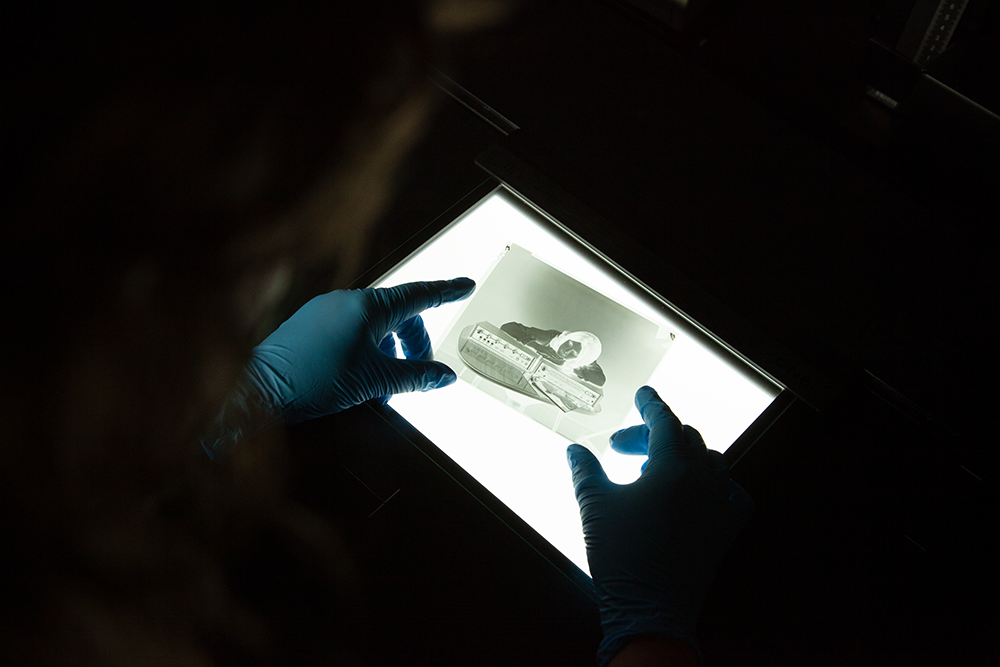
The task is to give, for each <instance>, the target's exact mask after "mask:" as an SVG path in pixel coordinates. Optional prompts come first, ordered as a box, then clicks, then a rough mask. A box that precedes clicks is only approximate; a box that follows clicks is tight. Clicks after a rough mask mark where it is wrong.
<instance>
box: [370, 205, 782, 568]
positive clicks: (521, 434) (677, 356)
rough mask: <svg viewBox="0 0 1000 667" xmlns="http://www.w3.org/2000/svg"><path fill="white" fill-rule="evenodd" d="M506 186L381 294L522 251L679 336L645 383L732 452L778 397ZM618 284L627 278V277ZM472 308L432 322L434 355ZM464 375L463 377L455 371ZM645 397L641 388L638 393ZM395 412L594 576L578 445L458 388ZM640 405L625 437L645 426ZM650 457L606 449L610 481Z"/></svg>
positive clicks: (403, 402)
mask: <svg viewBox="0 0 1000 667" xmlns="http://www.w3.org/2000/svg"><path fill="white" fill-rule="evenodd" d="M515 201H516V199H515V198H514V195H512V194H511V193H509V192H508V191H506V190H504V189H503V188H499V189H498V190H496V191H495V192H494V193H493V194H491V195H490V196H488V197H487V198H485V199H484V200H482V201H481V202H480V203H479V204H478V205H476V206H474V207H473V208H471V209H470V210H469V211H467V212H466V213H465V214H464V215H463V216H462V217H461V218H459V220H457V221H456V222H455V223H453V224H452V225H450V226H449V227H447V228H446V229H445V230H443V231H442V232H441V233H440V234H438V235H437V236H436V237H435V238H433V239H431V240H430V241H429V242H428V243H426V244H425V245H424V246H423V247H422V248H421V249H420V250H418V251H417V252H416V253H415V254H413V255H411V256H410V257H409V258H408V259H407V260H406V261H405V262H403V263H402V264H400V265H399V266H397V267H396V268H395V269H393V270H392V271H391V272H390V273H388V274H387V275H386V276H384V277H383V278H381V279H380V280H379V281H378V282H377V283H376V284H375V286H377V287H388V286H391V285H399V284H402V283H407V282H412V281H420V280H442V279H449V278H458V277H469V278H472V279H474V280H476V281H477V282H481V281H482V279H483V277H484V275H485V274H486V273H487V272H488V271H489V269H490V267H491V266H492V265H493V263H494V262H496V260H497V259H498V257H499V256H500V254H501V253H502V252H503V249H504V248H505V247H506V245H507V244H508V243H515V244H517V245H519V246H521V247H523V248H526V249H527V250H529V251H531V252H532V253H534V254H535V255H536V256H537V257H539V258H541V259H543V260H544V261H545V262H547V263H548V264H550V265H552V266H554V267H555V268H557V269H559V270H561V271H562V272H564V273H566V274H568V275H569V276H571V277H573V278H575V279H576V280H578V281H579V282H581V283H583V284H585V285H587V286H589V287H590V288H592V289H594V290H596V291H597V292H600V293H601V294H603V295H605V296H607V297H609V298H611V299H613V300H615V301H617V302H618V303H620V304H622V305H623V306H626V307H627V308H629V309H631V310H633V311H634V312H636V313H638V314H640V315H642V316H644V317H646V318H647V319H649V320H652V321H653V322H656V323H659V324H661V325H662V326H664V327H666V328H667V329H669V330H671V331H675V332H678V333H677V338H676V340H675V341H674V342H673V344H672V345H671V346H670V348H669V350H668V351H667V353H666V355H665V356H664V358H663V360H662V362H661V363H660V364H659V366H658V367H657V368H656V370H655V371H654V373H653V375H652V377H651V378H650V379H649V382H648V384H649V385H650V386H652V387H654V388H655V389H656V390H657V392H658V393H659V394H660V396H661V398H663V400H664V401H666V403H667V404H668V405H669V406H670V407H671V409H672V410H673V411H674V413H675V414H676V415H677V416H678V417H679V418H680V419H681V421H682V422H683V423H685V424H690V425H691V426H694V427H695V428H697V429H698V431H699V432H700V433H701V434H702V435H703V436H704V438H705V442H706V444H707V445H708V446H709V448H711V449H715V450H718V451H720V452H721V451H725V450H726V449H728V448H729V447H730V446H731V445H732V444H733V442H735V441H736V439H737V438H738V437H739V436H740V435H741V434H742V433H743V432H744V431H745V430H746V429H747V427H749V426H750V424H751V423H753V421H754V420H755V419H756V418H757V417H758V416H759V415H760V414H761V413H762V412H763V411H764V410H765V409H766V408H767V406H768V405H770V404H771V402H772V401H773V400H774V399H775V398H776V397H777V395H778V394H779V393H780V391H781V390H780V388H779V387H777V386H774V387H773V388H771V387H770V386H766V387H765V386H764V385H765V383H754V382H752V381H750V380H749V379H747V378H746V377H745V375H744V373H745V372H746V370H745V367H744V369H743V370H742V371H740V370H738V369H737V367H736V366H735V365H734V360H733V359H731V358H726V357H722V356H719V355H718V354H716V353H714V352H712V351H710V350H709V349H707V348H706V347H704V346H703V345H701V344H700V343H699V342H698V341H696V340H694V339H692V338H689V337H688V336H686V335H684V334H682V333H680V331H679V328H678V326H677V325H678V321H679V320H671V319H670V318H668V317H665V316H664V315H663V314H662V313H660V312H658V311H655V310H653V309H652V308H650V307H649V306H648V305H646V304H645V303H643V302H642V301H640V300H639V299H638V298H637V297H635V296H634V295H633V294H632V293H631V292H629V291H628V290H627V289H625V288H624V287H623V285H622V284H621V283H620V282H618V281H617V280H616V279H615V278H614V274H613V273H612V272H611V271H610V270H608V269H605V268H603V266H601V265H600V264H598V263H597V262H595V261H593V260H592V259H591V258H589V257H587V256H585V255H583V254H582V253H580V252H578V251H577V250H575V249H573V248H572V247H570V246H568V245H566V244H565V243H564V242H563V241H561V240H560V239H559V238H558V237H556V236H555V235H554V234H552V233H551V232H550V231H549V230H548V229H547V228H546V227H545V226H544V225H543V224H540V223H539V222H537V221H536V220H533V219H532V218H531V217H530V216H529V215H527V214H525V213H524V212H523V211H522V209H520V208H518V207H517V206H515V205H514V202H515ZM618 280H621V279H620V278H619V279H618ZM463 303H464V302H459V303H454V304H445V305H443V306H441V307H439V308H433V309H430V310H427V311H425V312H424V313H423V319H424V324H425V325H426V327H427V331H428V333H429V334H430V337H431V340H432V341H433V342H434V345H435V349H436V346H437V345H438V344H439V343H440V341H441V340H443V338H444V335H445V333H446V332H447V331H448V329H449V327H450V325H451V323H452V322H453V321H455V320H457V318H458V316H459V314H460V313H461V310H462V307H463ZM455 370H456V371H458V370H459V369H455ZM636 389H638V387H636ZM389 405H390V406H391V407H392V408H393V409H394V410H395V411H396V412H398V413H399V414H400V415H401V416H402V417H403V418H404V419H406V420H407V421H408V422H410V424H412V425H413V426H414V427H415V428H416V429H417V430H418V431H420V432H421V433H423V434H424V436H426V437H427V438H428V439H429V440H430V441H431V442H433V443H434V444H435V445H436V446H437V447H439V448H440V449H441V450H442V451H443V452H444V453H445V454H447V455H448V456H449V457H450V458H451V459H452V460H454V461H455V462H456V463H457V464H458V465H459V466H461V467H462V468H463V469H465V471H466V472H468V473H469V474H471V475H472V476H473V477H474V478H475V479H476V480H478V481H479V483H481V484H482V485H483V486H484V487H486V488H487V489H488V490H489V491H490V492H491V493H492V494H493V495H495V496H496V497H497V498H498V499H500V501H502V502H503V503H504V504H505V505H507V506H508V507H509V508H510V509H511V510H513V511H514V512H515V513H516V514H517V515H518V516H520V517H521V518H522V519H523V520H524V521H525V522H526V523H528V525H530V526H531V527H532V528H534V529H535V530H536V531H538V533H539V534H541V535H542V536H543V537H544V538H545V539H546V540H548V541H549V542H550V543H552V544H553V545H554V546H555V547H556V548H557V549H559V551H561V552H562V553H563V554H564V555H566V557H568V558H569V559H570V560H571V561H573V562H574V563H575V564H576V565H577V566H579V567H580V569H582V570H583V571H584V572H587V573H589V572H590V569H589V567H588V565H587V556H586V550H585V546H584V541H583V530H582V526H581V522H580V513H579V508H578V506H577V503H576V498H575V496H574V492H573V484H572V479H571V476H570V470H569V466H568V464H567V462H566V447H567V445H569V444H570V441H569V440H567V439H566V438H564V437H563V436H561V435H559V434H557V433H555V432H554V431H551V430H549V429H547V428H545V427H544V426H542V425H541V424H539V423H537V422H535V421H533V420H532V419H530V418H528V417H526V416H525V415H523V414H522V413H520V412H518V411H516V410H513V409H511V408H509V407H507V406H506V405H504V404H503V403H502V402H500V401H499V400H497V399H495V398H493V397H491V396H489V395H486V394H484V393H483V392H482V391H480V390H478V389H476V388H474V387H473V386H472V385H471V384H469V383H467V382H465V381H463V380H459V381H458V382H456V383H455V384H454V385H452V386H450V387H446V388H444V389H438V390H435V391H431V392H427V393H417V394H400V395H396V396H393V397H392V398H391V399H390V401H389ZM641 421H642V419H641V417H640V416H639V413H638V411H637V410H636V409H635V408H634V407H633V408H632V411H631V412H630V414H629V416H628V418H627V419H626V420H625V421H624V422H623V423H622V425H621V426H622V427H625V426H630V425H633V424H639V423H641ZM643 461H644V458H643V457H634V456H625V455H621V454H618V453H616V452H614V451H613V450H611V449H610V448H608V449H607V451H606V453H605V454H604V455H603V456H602V458H601V464H602V465H603V466H604V469H605V471H606V472H607V474H608V477H609V478H610V479H611V480H612V481H614V482H616V483H619V484H627V483H629V482H631V481H633V480H635V479H636V478H637V477H638V476H639V468H640V466H641V465H642V463H643Z"/></svg>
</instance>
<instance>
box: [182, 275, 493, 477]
mask: <svg viewBox="0 0 1000 667" xmlns="http://www.w3.org/2000/svg"><path fill="white" fill-rule="evenodd" d="M475 286H476V284H475V282H473V281H472V280H470V279H469V278H457V279H455V280H439V281H435V282H416V283H407V284H405V285H399V286H397V287H388V288H384V289H362V290H350V291H347V290H338V291H335V292H330V293H328V294H323V295H321V296H318V297H316V298H314V299H312V300H311V301H309V302H308V303H306V304H305V305H304V306H302V307H301V308H300V309H299V310H298V311H297V312H296V313H295V314H294V315H292V316H291V317H290V318H288V320H287V321H285V322H284V323H283V324H282V325H281V326H279V327H278V328H277V330H275V331H274V333H272V334H271V335H270V336H268V337H267V338H266V339H264V342H262V343H261V344H260V345H258V346H257V347H255V348H254V350H253V354H252V356H251V359H250V361H249V362H248V363H247V365H246V368H245V373H244V376H243V378H242V380H241V381H240V384H239V386H238V387H237V388H236V389H235V390H234V391H233V392H232V394H231V395H230V397H229V399H228V400H227V403H226V406H225V407H224V408H223V410H222V412H221V413H220V414H219V417H218V418H217V420H216V425H215V429H214V431H215V432H214V433H213V434H212V435H209V436H207V437H203V438H202V446H203V447H204V448H205V450H206V452H207V453H208V454H209V456H210V457H211V458H213V459H214V458H216V457H217V456H218V455H219V454H221V453H222V451H223V450H227V449H231V448H232V447H234V446H236V445H237V444H238V442H239V441H240V440H242V439H243V438H244V437H246V434H247V433H248V432H249V431H253V430H255V429H257V428H261V427H263V426H266V425H268V424H270V423H272V422H275V421H278V420H283V421H284V422H285V423H288V424H294V423H297V422H301V421H305V420H306V419H311V418H313V417H321V416H323V415H328V414H332V413H334V412H339V411H340V410H344V409H346V408H349V407H351V406H353V405H358V404H359V403H363V402H365V401H367V400H370V399H374V398H381V399H382V400H383V401H385V400H387V399H388V396H389V395H391V394H395V393H399V392H408V391H427V390H429V389H435V388H438V387H444V386H446V385H449V384H451V383H453V382H454V381H455V380H456V375H455V372H454V371H453V370H451V369H450V368H448V366H447V365H445V364H443V363H440V362H437V361H432V360H431V342H430V338H429V336H428V335H427V330H426V329H425V328H424V323H423V320H422V319H421V318H420V315H419V313H420V312H421V311H423V310H425V309H427V308H433V307H436V306H440V305H441V304H443V303H448V302H450V301H457V300H460V299H464V298H465V297H467V296H469V295H470V294H471V293H472V290H473V289H475ZM393 333H395V334H396V336H397V337H398V338H399V341H400V343H401V345H402V348H403V354H404V355H405V357H406V358H405V359H397V358H396V354H395V341H394V339H393V336H392V334H393Z"/></svg>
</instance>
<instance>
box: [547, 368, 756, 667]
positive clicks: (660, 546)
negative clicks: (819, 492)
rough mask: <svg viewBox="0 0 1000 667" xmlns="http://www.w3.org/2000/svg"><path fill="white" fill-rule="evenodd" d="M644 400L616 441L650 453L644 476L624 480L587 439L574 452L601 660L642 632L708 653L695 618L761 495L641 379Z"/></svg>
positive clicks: (570, 453)
mask: <svg viewBox="0 0 1000 667" xmlns="http://www.w3.org/2000/svg"><path fill="white" fill-rule="evenodd" d="M635 405H636V407H637V408H638V409H639V413H640V414H641V415H642V418H643V421H644V424H643V425H641V426H632V427H629V428H626V429H623V430H621V431H619V432H617V433H615V434H614V435H613V436H612V437H611V446H612V448H613V449H614V450H615V451H618V452H621V453H624V454H647V453H648V456H649V459H648V461H647V462H646V464H644V466H643V470H642V474H641V475H640V476H639V479H637V480H636V481H634V482H633V483H631V484H624V485H621V484H615V483H613V482H611V481H609V480H608V478H607V476H606V475H605V473H604V469H603V468H602V467H601V464H600V462H599V461H598V460H597V459H596V457H594V455H593V454H592V453H591V452H590V451H589V450H587V449H586V448H584V447H581V446H580V445H570V446H569V448H568V449H567V452H566V454H567V458H568V459H569V464H570V468H571V469H572V471H573V486H574V488H575V489H576V498H577V501H578V502H579V504H580V516H581V518H582V519H583V533H584V538H585V540H586V543H587V560H588V562H589V563H590V572H591V575H592V576H593V578H594V585H595V586H596V588H597V593H598V595H599V596H600V610H601V628H602V630H603V632H604V639H603V641H602V642H601V647H600V649H599V651H598V664H599V665H602V666H603V665H606V664H607V662H608V661H610V660H611V659H612V658H613V657H614V656H615V655H616V654H617V653H618V652H619V651H620V650H621V649H622V648H624V646H625V645H626V644H627V643H628V642H629V640H630V639H632V638H634V637H636V636H639V635H659V636H665V637H666V636H669V637H677V638H679V639H683V640H685V641H686V642H688V643H689V644H690V645H691V646H692V648H694V650H695V651H696V652H699V661H700V651H699V648H698V643H697V638H696V636H695V623H696V621H697V620H698V615H699V614H700V613H701V607H702V604H703V603H704V600H705V596H706V595H707V594H708V589H709V587H710V586H711V584H712V579H713V578H714V577H715V572H716V570H717V569H718V566H719V563H720V562H721V561H722V557H723V555H724V554H725V552H726V550H727V549H728V548H729V546H730V544H732V542H733V540H734V539H735V538H736V536H737V535H738V534H739V532H740V531H741V530H742V529H743V527H744V526H745V525H746V522H747V520H748V519H749V518H750V514H751V512H752V511H753V501H752V500H751V499H750V496H749V495H748V494H747V492H746V491H744V490H743V488H742V487H740V486H739V485H738V484H736V483H735V482H733V481H732V480H730V479H729V468H728V466H727V465H726V463H725V460H724V459H723V457H722V454H720V453H718V452H715V451H711V450H709V449H707V448H706V447H705V441H704V440H703V439H702V437H701V435H700V434H699V433H698V431H696V430H695V429H693V428H691V427H690V426H681V422H680V420H678V419H677V417H676V416H675V415H674V413H673V412H671V410H670V408H669V407H667V405H666V404H665V403H664V402H663V401H662V400H661V399H660V397H659V396H658V395H657V394H656V392H655V391H654V390H653V389H652V388H650V387H642V388H640V389H639V390H638V391H637V392H636V394H635Z"/></svg>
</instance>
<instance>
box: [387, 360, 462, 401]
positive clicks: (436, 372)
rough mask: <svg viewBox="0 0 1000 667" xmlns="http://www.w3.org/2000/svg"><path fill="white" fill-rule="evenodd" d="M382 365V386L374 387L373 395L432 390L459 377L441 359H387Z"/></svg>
mask: <svg viewBox="0 0 1000 667" xmlns="http://www.w3.org/2000/svg"><path fill="white" fill-rule="evenodd" d="M382 365H383V369H382V373H380V375H381V376H382V381H381V382H380V383H379V384H380V385H381V386H379V387H377V388H373V389H374V391H373V392H372V393H371V395H373V396H384V395H387V394H403V393H406V392H411V391H430V390H431V389H440V388H441V387H447V386H448V385H450V384H452V383H454V382H455V380H457V379H458V376H457V375H455V371H453V370H451V368H449V367H448V366H447V365H446V364H443V363H441V362H440V361H426V360H421V359H386V360H385V361H384V362H383V364H382Z"/></svg>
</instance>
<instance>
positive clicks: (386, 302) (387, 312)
mask: <svg viewBox="0 0 1000 667" xmlns="http://www.w3.org/2000/svg"><path fill="white" fill-rule="evenodd" d="M475 288H476V283H475V281H473V280H471V279H469V278H456V279H454V280H435V281H427V282H415V283H406V284H404V285H397V286H396V287H383V288H379V289H373V290H370V291H369V296H370V298H371V299H372V304H371V306H372V307H371V309H370V310H369V312H368V315H369V317H370V318H371V322H372V328H373V330H374V331H375V333H376V334H377V335H379V336H382V335H385V334H386V333H388V332H390V331H394V330H395V329H396V328H398V327H399V325H400V324H401V323H403V322H405V321H406V320H408V319H410V318H411V317H413V316H414V315H418V314H419V313H421V312H423V311H425V310H427V309H428V308H434V307H436V306H440V305H441V304H442V303H448V302H450V301H458V300H460V299H464V298H465V297H467V296H469V295H470V294H472V290H474V289H475Z"/></svg>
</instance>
